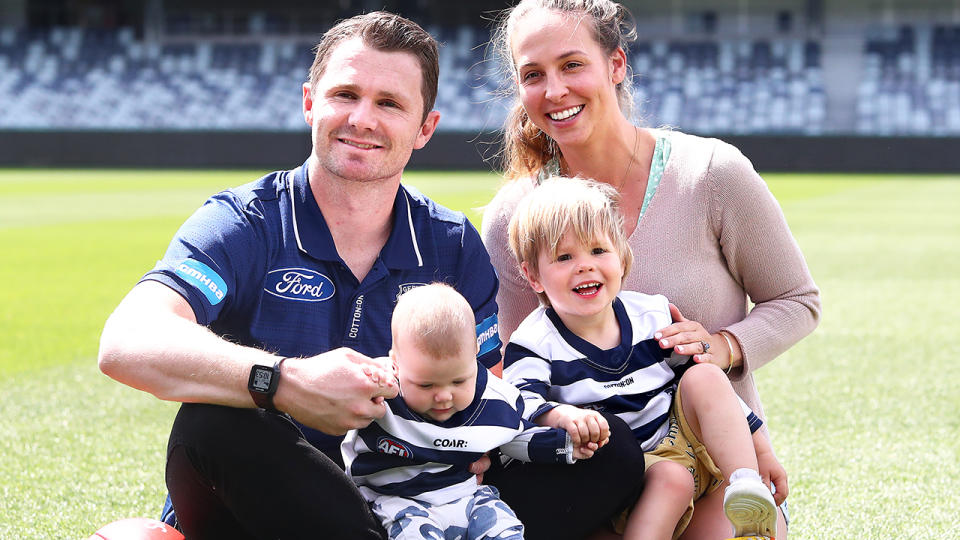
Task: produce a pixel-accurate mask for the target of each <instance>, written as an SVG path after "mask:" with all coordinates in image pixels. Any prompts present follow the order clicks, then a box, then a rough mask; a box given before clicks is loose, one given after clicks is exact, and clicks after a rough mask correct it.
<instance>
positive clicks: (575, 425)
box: [547, 405, 610, 459]
mask: <svg viewBox="0 0 960 540" xmlns="http://www.w3.org/2000/svg"><path fill="white" fill-rule="evenodd" d="M547 414H552V418H551V424H552V425H554V426H556V427H561V428H563V429H565V430H567V433H569V434H570V440H571V441H572V442H573V447H574V449H575V450H574V456H575V457H576V452H577V449H579V450H581V451H584V452H589V454H590V456H592V455H593V452H595V451H596V450H597V449H599V448H600V447H601V446H603V445H605V444H607V441H609V440H610V426H609V425H608V424H607V419H606V418H604V417H603V415H602V414H600V413H598V412H597V411H591V410H589V409H581V408H579V407H574V406H573V405H558V406H556V407H554V408H553V409H552V410H550V411H549V412H547ZM589 445H594V446H593V447H592V448H591V447H590V446H589ZM590 456H587V457H590ZM578 459H580V458H578Z"/></svg>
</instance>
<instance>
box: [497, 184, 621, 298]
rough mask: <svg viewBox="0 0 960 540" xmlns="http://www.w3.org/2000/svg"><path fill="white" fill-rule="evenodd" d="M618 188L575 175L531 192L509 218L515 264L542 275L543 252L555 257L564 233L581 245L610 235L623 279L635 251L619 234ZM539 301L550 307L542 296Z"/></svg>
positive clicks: (509, 233) (510, 238)
mask: <svg viewBox="0 0 960 540" xmlns="http://www.w3.org/2000/svg"><path fill="white" fill-rule="evenodd" d="M619 201H620V196H619V194H618V193H617V190H616V189H614V188H613V187H612V186H610V185H608V184H604V183H603V182H597V181H594V180H586V179H583V178H579V177H574V178H567V177H563V176H554V177H551V178H548V179H546V180H544V181H543V183H541V184H540V185H539V186H537V187H536V188H534V190H533V191H531V192H530V193H529V194H527V196H526V197H524V198H523V200H521V201H520V204H519V205H517V210H516V211H515V212H514V214H513V217H512V218H511V219H510V226H509V228H508V230H507V236H508V239H509V242H510V251H512V252H513V256H514V257H515V258H516V259H517V264H518V265H522V264H523V263H526V264H527V267H528V268H529V269H530V271H531V272H533V273H534V274H538V273H539V271H540V268H539V265H538V264H537V263H538V259H539V257H540V255H541V254H542V253H545V252H546V253H550V254H552V255H556V253H557V245H558V244H559V243H560V240H561V239H562V238H563V235H565V234H566V233H568V232H570V233H573V234H574V236H576V238H577V240H578V241H579V242H581V243H583V244H588V243H591V242H593V241H594V240H595V239H597V238H602V237H604V236H608V237H609V238H610V241H611V243H612V244H613V247H614V248H615V249H616V250H617V251H618V252H619V255H620V262H621V264H622V266H623V275H627V272H629V271H630V266H631V265H632V264H633V252H632V251H631V250H630V246H629V244H627V238H626V236H625V235H624V233H623V216H622V215H621V214H620V209H619ZM537 296H538V297H539V298H540V303H541V304H543V305H547V306H549V305H550V301H549V299H547V295H546V294H545V293H537Z"/></svg>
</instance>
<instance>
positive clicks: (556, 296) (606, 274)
mask: <svg viewBox="0 0 960 540" xmlns="http://www.w3.org/2000/svg"><path fill="white" fill-rule="evenodd" d="M537 264H538V269H537V272H536V275H533V273H532V272H529V271H528V272H527V278H528V279H529V281H530V285H531V286H532V287H533V289H534V290H535V291H537V292H544V293H546V295H547V298H548V299H550V306H551V307H553V309H554V311H556V312H557V314H558V315H560V316H561V317H563V318H564V320H566V318H590V317H594V316H597V315H598V314H600V313H601V312H603V311H604V310H607V309H609V308H610V306H611V305H613V299H614V297H616V296H617V293H619V292H620V286H621V282H622V280H623V262H622V261H621V259H620V253H619V252H618V251H617V249H616V247H614V245H613V242H612V241H611V240H610V237H609V236H608V235H603V236H602V237H599V238H595V239H594V240H592V241H591V242H589V243H587V244H584V243H582V242H580V240H578V239H577V236H576V235H575V234H573V233H572V232H569V231H568V232H566V233H564V235H563V237H561V238H560V242H559V243H558V244H557V252H556V254H554V253H550V252H549V251H548V250H541V252H540V254H539V256H538V258H537Z"/></svg>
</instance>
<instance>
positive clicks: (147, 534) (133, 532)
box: [87, 518, 184, 540]
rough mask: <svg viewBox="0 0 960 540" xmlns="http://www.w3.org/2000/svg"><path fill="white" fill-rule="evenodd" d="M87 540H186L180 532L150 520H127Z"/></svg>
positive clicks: (107, 526) (118, 522) (100, 530)
mask: <svg viewBox="0 0 960 540" xmlns="http://www.w3.org/2000/svg"><path fill="white" fill-rule="evenodd" d="M87 540H184V538H183V535H182V534H180V531H178V530H176V529H174V528H173V527H171V526H170V525H167V524H166V523H164V522H162V521H157V520H155V519H150V518H127V519H121V520H118V521H114V522H113V523H108V524H106V525H104V526H103V527H100V528H99V529H97V532H95V533H93V536H91V537H90V538H88V539H87Z"/></svg>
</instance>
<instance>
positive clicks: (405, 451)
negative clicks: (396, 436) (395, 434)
mask: <svg viewBox="0 0 960 540" xmlns="http://www.w3.org/2000/svg"><path fill="white" fill-rule="evenodd" d="M377 451H379V452H380V453H381V454H388V455H391V456H400V457H402V458H410V457H413V454H412V453H411V452H410V449H409V448H407V447H406V445H404V444H403V443H401V442H399V441H395V440H393V439H390V438H388V437H380V438H379V439H377Z"/></svg>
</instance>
